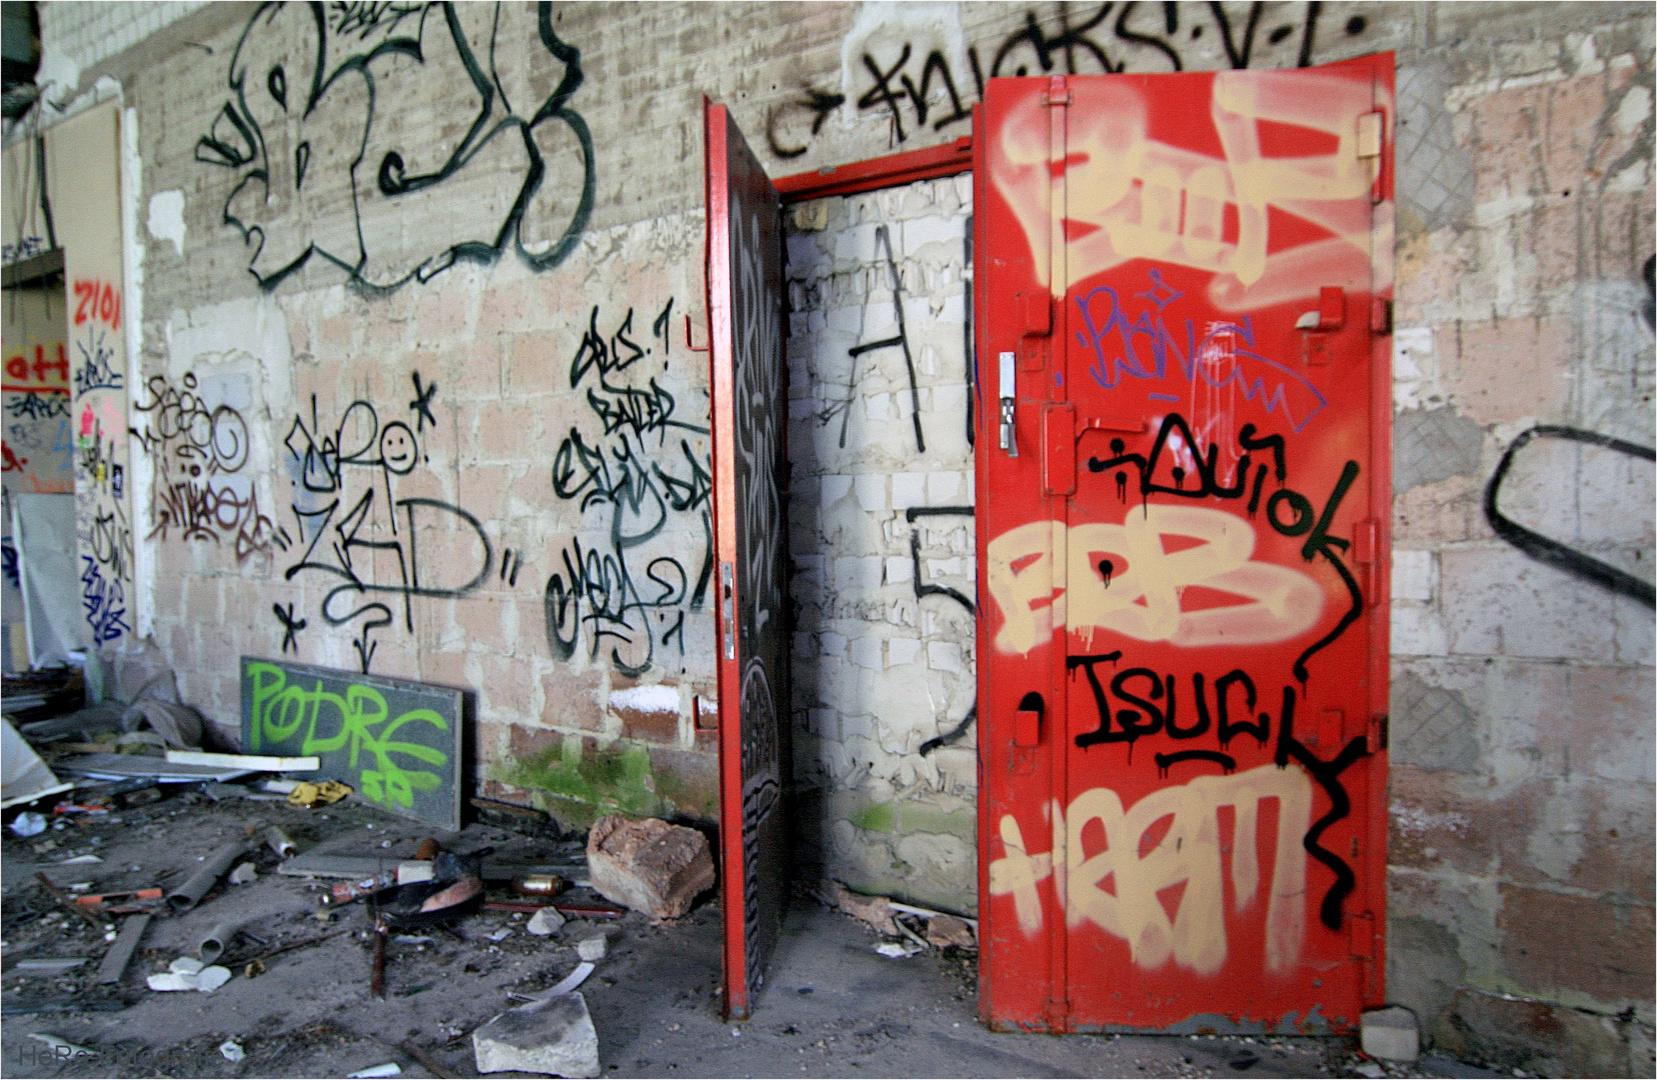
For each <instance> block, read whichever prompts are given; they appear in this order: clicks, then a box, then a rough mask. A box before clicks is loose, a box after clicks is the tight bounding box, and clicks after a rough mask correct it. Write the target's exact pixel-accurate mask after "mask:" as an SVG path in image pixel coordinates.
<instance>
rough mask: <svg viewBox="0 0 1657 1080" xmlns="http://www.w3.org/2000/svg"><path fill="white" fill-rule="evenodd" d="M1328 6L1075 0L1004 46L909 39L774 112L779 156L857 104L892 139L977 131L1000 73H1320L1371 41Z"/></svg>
mask: <svg viewBox="0 0 1657 1080" xmlns="http://www.w3.org/2000/svg"><path fill="white" fill-rule="evenodd" d="M1323 15H1324V12H1323V4H1322V3H1320V2H1318V0H1308V2H1302V3H1292V4H1272V5H1267V4H1264V3H1258V2H1256V3H1250V4H1235V3H1233V4H1226V3H1218V2H1212V3H1205V4H1194V3H1177V4H1176V3H1162V4H1151V3H1139V2H1133V0H1130V2H1127V3H1117V2H1107V3H1100V4H1096V5H1094V6H1093V7H1092V8H1091V10H1088V9H1083V10H1082V11H1080V12H1078V11H1076V10H1074V9H1072V8H1071V7H1070V6H1069V5H1066V4H1055V5H1053V6H1052V7H1051V8H1050V9H1049V10H1047V11H1038V10H1037V9H1033V8H1032V9H1028V10H1026V11H1025V13H1024V23H1023V25H1022V26H1020V27H1019V28H1018V29H1017V30H1015V31H1013V32H1012V33H1010V34H1008V35H1006V36H1005V37H1003V38H1001V39H1000V40H998V41H992V42H984V43H975V44H971V45H968V46H966V48H965V49H964V50H963V55H960V56H957V57H955V58H953V59H952V58H951V57H950V56H949V55H948V52H949V50H946V49H940V48H936V47H928V45H927V44H925V43H911V42H904V43H902V44H901V45H900V46H898V47H897V48H896V51H895V52H893V53H891V54H890V55H885V54H878V55H877V52H879V51H878V50H877V52H870V51H863V52H861V53H860V54H859V55H858V57H857V60H856V61H855V63H854V64H853V67H852V71H853V74H854V77H855V79H856V82H855V83H854V85H853V86H852V87H850V88H847V87H842V88H841V90H840V91H839V92H836V91H832V90H824V89H821V88H819V87H816V86H812V85H810V84H809V83H807V84H806V85H804V86H802V87H801V92H800V95H799V97H797V98H795V99H794V100H792V101H789V102H786V103H785V104H783V105H781V106H779V107H776V108H774V109H772V110H771V111H770V113H769V114H768V115H767V117H766V140H767V143H768V145H769V147H770V150H771V153H772V154H773V155H775V156H776V157H778V158H781V159H784V160H787V159H789V158H796V157H799V156H801V155H803V154H804V153H806V151H807V150H809V149H810V144H811V140H812V139H813V138H815V137H817V136H818V135H819V134H820V133H821V131H822V129H823V125H824V124H825V123H826V122H827V121H828V119H829V117H831V116H833V115H834V113H835V111H836V110H841V109H844V108H846V107H847V104H848V100H849V101H850V103H851V104H852V105H854V106H855V110H856V112H857V113H858V114H859V115H862V114H864V113H874V114H877V115H878V114H884V115H885V117H886V119H887V122H888V123H889V124H890V127H891V133H892V143H893V144H894V145H898V144H902V143H905V142H907V141H909V140H910V139H912V138H914V137H915V136H916V134H917V133H921V132H925V131H932V132H942V131H944V130H945V129H948V128H952V127H954V128H956V129H957V130H959V131H961V132H965V131H966V130H967V126H968V124H969V122H970V121H971V119H972V106H973V104H974V103H976V102H978V101H981V100H982V99H983V96H984V82H985V80H986V79H991V78H996V77H1000V76H1009V75H1010V76H1026V75H1048V74H1053V75H1089V74H1110V73H1113V72H1121V71H1135V72H1138V71H1144V72H1156V71H1184V70H1186V68H1187V66H1189V65H1190V64H1191V63H1192V62H1193V59H1194V57H1195V54H1197V53H1198V52H1199V51H1200V52H1203V53H1215V52H1217V54H1218V59H1219V60H1220V62H1221V63H1222V64H1223V65H1224V66H1228V67H1231V68H1249V67H1254V68H1283V67H1309V66H1311V65H1312V64H1315V63H1317V62H1318V59H1317V48H1318V46H1319V45H1320V44H1325V43H1327V42H1328V41H1334V40H1346V39H1351V38H1358V37H1362V36H1363V35H1364V34H1365V33H1366V31H1368V30H1369V20H1368V19H1367V18H1365V17H1364V16H1362V15H1353V16H1349V17H1348V18H1347V19H1346V20H1345V21H1344V22H1342V23H1341V24H1340V25H1339V26H1333V27H1331V26H1328V25H1327V24H1326V22H1325V20H1324V18H1323Z"/></svg>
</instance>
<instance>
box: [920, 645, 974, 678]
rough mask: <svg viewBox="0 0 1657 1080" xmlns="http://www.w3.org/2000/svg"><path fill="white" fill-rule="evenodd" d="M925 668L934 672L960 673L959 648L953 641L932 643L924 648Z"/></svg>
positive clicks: (961, 669)
mask: <svg viewBox="0 0 1657 1080" xmlns="http://www.w3.org/2000/svg"><path fill="white" fill-rule="evenodd" d="M926 666H927V667H929V668H931V669H932V670H934V671H953V672H961V671H963V670H965V669H964V667H963V665H962V663H961V646H959V645H957V644H955V643H954V642H953V641H932V642H928V643H927V646H926Z"/></svg>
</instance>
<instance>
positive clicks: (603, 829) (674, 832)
mask: <svg viewBox="0 0 1657 1080" xmlns="http://www.w3.org/2000/svg"><path fill="white" fill-rule="evenodd" d="M587 869H588V872H589V873H590V874H591V878H592V884H593V888H595V889H597V890H598V891H599V892H600V893H601V894H603V895H604V896H606V897H608V898H609V899H611V900H614V901H615V902H616V903H618V904H623V905H625V906H627V907H630V908H632V909H633V910H634V911H642V912H644V913H646V914H647V915H651V916H653V917H655V918H658V919H676V918H678V917H679V916H681V915H683V914H684V913H685V912H687V911H689V910H690V905H691V903H692V902H693V901H695V899H696V898H697V897H698V896H700V895H701V894H702V893H704V892H706V891H707V890H708V889H711V888H713V882H714V873H713V855H712V853H711V852H710V851H709V849H708V838H707V837H705V836H703V835H702V834H701V833H699V832H697V831H696V830H695V829H687V828H685V827H684V826H682V825H670V824H668V823H667V822H665V821H662V820H660V819H657V818H646V819H644V820H642V821H634V820H630V819H628V818H625V817H622V816H620V815H619V814H618V815H611V816H609V817H603V818H600V819H598V821H596V822H594V823H593V827H592V830H591V831H590V832H589V833H588V834H587Z"/></svg>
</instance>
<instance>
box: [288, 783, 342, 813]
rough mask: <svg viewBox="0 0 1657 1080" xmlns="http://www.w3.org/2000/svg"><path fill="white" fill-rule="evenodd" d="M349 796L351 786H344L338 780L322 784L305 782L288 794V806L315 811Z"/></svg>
mask: <svg viewBox="0 0 1657 1080" xmlns="http://www.w3.org/2000/svg"><path fill="white" fill-rule="evenodd" d="M349 794H351V788H350V786H348V785H346V784H342V783H340V782H339V781H338V780H324V781H322V782H321V783H312V782H310V781H305V782H302V783H301V784H300V785H299V786H298V787H296V788H294V789H293V790H292V791H290V792H288V804H289V805H290V806H303V807H307V808H312V809H314V808H315V807H318V806H325V805H327V804H328V803H333V802H339V801H340V800H341V799H343V798H345V797H346V796H347V795H349Z"/></svg>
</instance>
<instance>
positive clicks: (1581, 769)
mask: <svg viewBox="0 0 1657 1080" xmlns="http://www.w3.org/2000/svg"><path fill="white" fill-rule="evenodd" d="M1555 13H1556V14H1557V15H1559V16H1560V17H1561V21H1559V22H1557V23H1553V22H1550V25H1549V26H1548V27H1547V28H1546V29H1545V30H1544V29H1543V28H1542V27H1539V26H1537V25H1535V24H1533V23H1531V22H1530V21H1529V19H1528V18H1527V12H1526V11H1524V10H1523V9H1502V8H1497V9H1494V10H1492V9H1490V8H1467V9H1461V8H1459V7H1457V6H1449V7H1442V6H1441V7H1438V8H1436V9H1433V10H1430V11H1426V12H1424V13H1423V21H1422V23H1421V25H1420V28H1419V31H1418V47H1417V49H1416V50H1415V51H1414V52H1413V53H1411V54H1408V59H1407V60H1406V59H1405V58H1404V57H1401V65H1400V69H1399V75H1398V101H1399V112H1400V116H1399V124H1400V127H1399V172H1398V205H1399V213H1398V234H1399V235H1398V286H1397V296H1398V307H1397V311H1396V326H1397V329H1396V332H1395V336H1394V375H1395V379H1396V383H1395V386H1396V390H1395V397H1394V407H1395V413H1394V424H1395V436H1394V466H1393V471H1394V478H1395V483H1394V488H1395V499H1394V506H1393V537H1394V543H1395V545H1396V548H1395V553H1394V562H1393V595H1394V608H1393V641H1392V648H1393V656H1394V661H1393V685H1392V785H1391V801H1392V843H1391V855H1390V859H1391V863H1392V870H1391V911H1390V927H1391V941H1390V947H1389V951H1388V959H1389V966H1388V971H1389V987H1390V992H1391V993H1392V994H1393V995H1395V996H1396V997H1398V998H1399V999H1400V1000H1404V1001H1407V1002H1409V1003H1410V1004H1412V1005H1413V1006H1414V1007H1415V1008H1416V1009H1417V1010H1419V1011H1420V1012H1421V1014H1422V1019H1423V1024H1424V1027H1425V1029H1426V1031H1427V1032H1428V1033H1429V1034H1430V1035H1431V1036H1432V1037H1433V1038H1435V1039H1436V1040H1438V1041H1439V1043H1440V1045H1444V1046H1447V1047H1451V1048H1465V1049H1468V1050H1471V1051H1473V1052H1478V1053H1485V1054H1488V1055H1490V1056H1492V1057H1495V1058H1497V1059H1499V1060H1505V1061H1507V1062H1508V1063H1510V1064H1516V1065H1523V1064H1526V1061H1525V1060H1524V1058H1525V1056H1526V1055H1527V1054H1530V1055H1533V1056H1532V1057H1531V1058H1530V1060H1529V1062H1528V1064H1529V1066H1530V1067H1531V1068H1537V1069H1540V1070H1541V1071H1544V1072H1561V1073H1564V1074H1571V1075H1600V1074H1603V1075H1643V1074H1644V1073H1648V1072H1650V1071H1651V1049H1650V1046H1651V1044H1650V1041H1649V1040H1650V1030H1651V1029H1650V1023H1651V999H1652V964H1651V953H1652V931H1651V916H1652V850H1653V843H1652V832H1651V829H1652V811H1653V806H1652V762H1653V746H1652V716H1653V701H1652V668H1651V664H1652V609H1651V602H1650V595H1651V585H1650V582H1651V565H1650V563H1651V558H1652V549H1653V536H1652V528H1653V526H1652V521H1653V505H1652V498H1653V496H1652V465H1651V460H1650V454H1651V450H1650V447H1651V446H1652V445H1653V438H1652V399H1651V394H1652V321H1651V310H1652V309H1651V304H1652V300H1651V296H1652V293H1651V267H1652V263H1651V258H1652V254H1653V248H1652V232H1651V228H1652V185H1651V165H1652V142H1651V137H1652V97H1651V85H1652V83H1651V22H1650V19H1649V12H1645V13H1643V14H1641V15H1640V16H1639V17H1635V16H1634V15H1633V13H1631V12H1624V11H1622V10H1621V9H1618V8H1615V7H1609V8H1599V7H1596V6H1593V5H1588V6H1583V7H1568V8H1564V9H1555ZM1619 16H1620V17H1619ZM1609 440H1620V442H1611V441H1609ZM1638 448H1644V456H1643V457H1642V456H1641V455H1640V453H1639V452H1638ZM1492 509H1493V510H1494V511H1495V516H1494V517H1493V516H1492V513H1491V510H1492ZM1608 569H1615V570H1619V571H1622V572H1623V573H1625V574H1627V575H1629V576H1630V580H1620V579H1619V580H1616V581H1614V582H1613V583H1612V584H1611V585H1610V586H1609V587H1608V585H1607V584H1606V579H1607V577H1608V576H1609V575H1607V574H1606V573H1605V571H1606V570H1608ZM1635 581H1639V582H1644V583H1645V584H1644V595H1645V597H1646V599H1645V600H1644V601H1643V602H1642V601H1641V600H1640V599H1639V595H1638V594H1639V589H1638V587H1637V585H1635V584H1634V582H1635ZM1537 1001H1545V1002H1548V1003H1549V1004H1548V1005H1546V1006H1538V1005H1536V1004H1535V1002H1537ZM1516 1046H1523V1047H1525V1048H1526V1049H1524V1050H1520V1049H1516V1048H1515V1047H1516Z"/></svg>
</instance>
